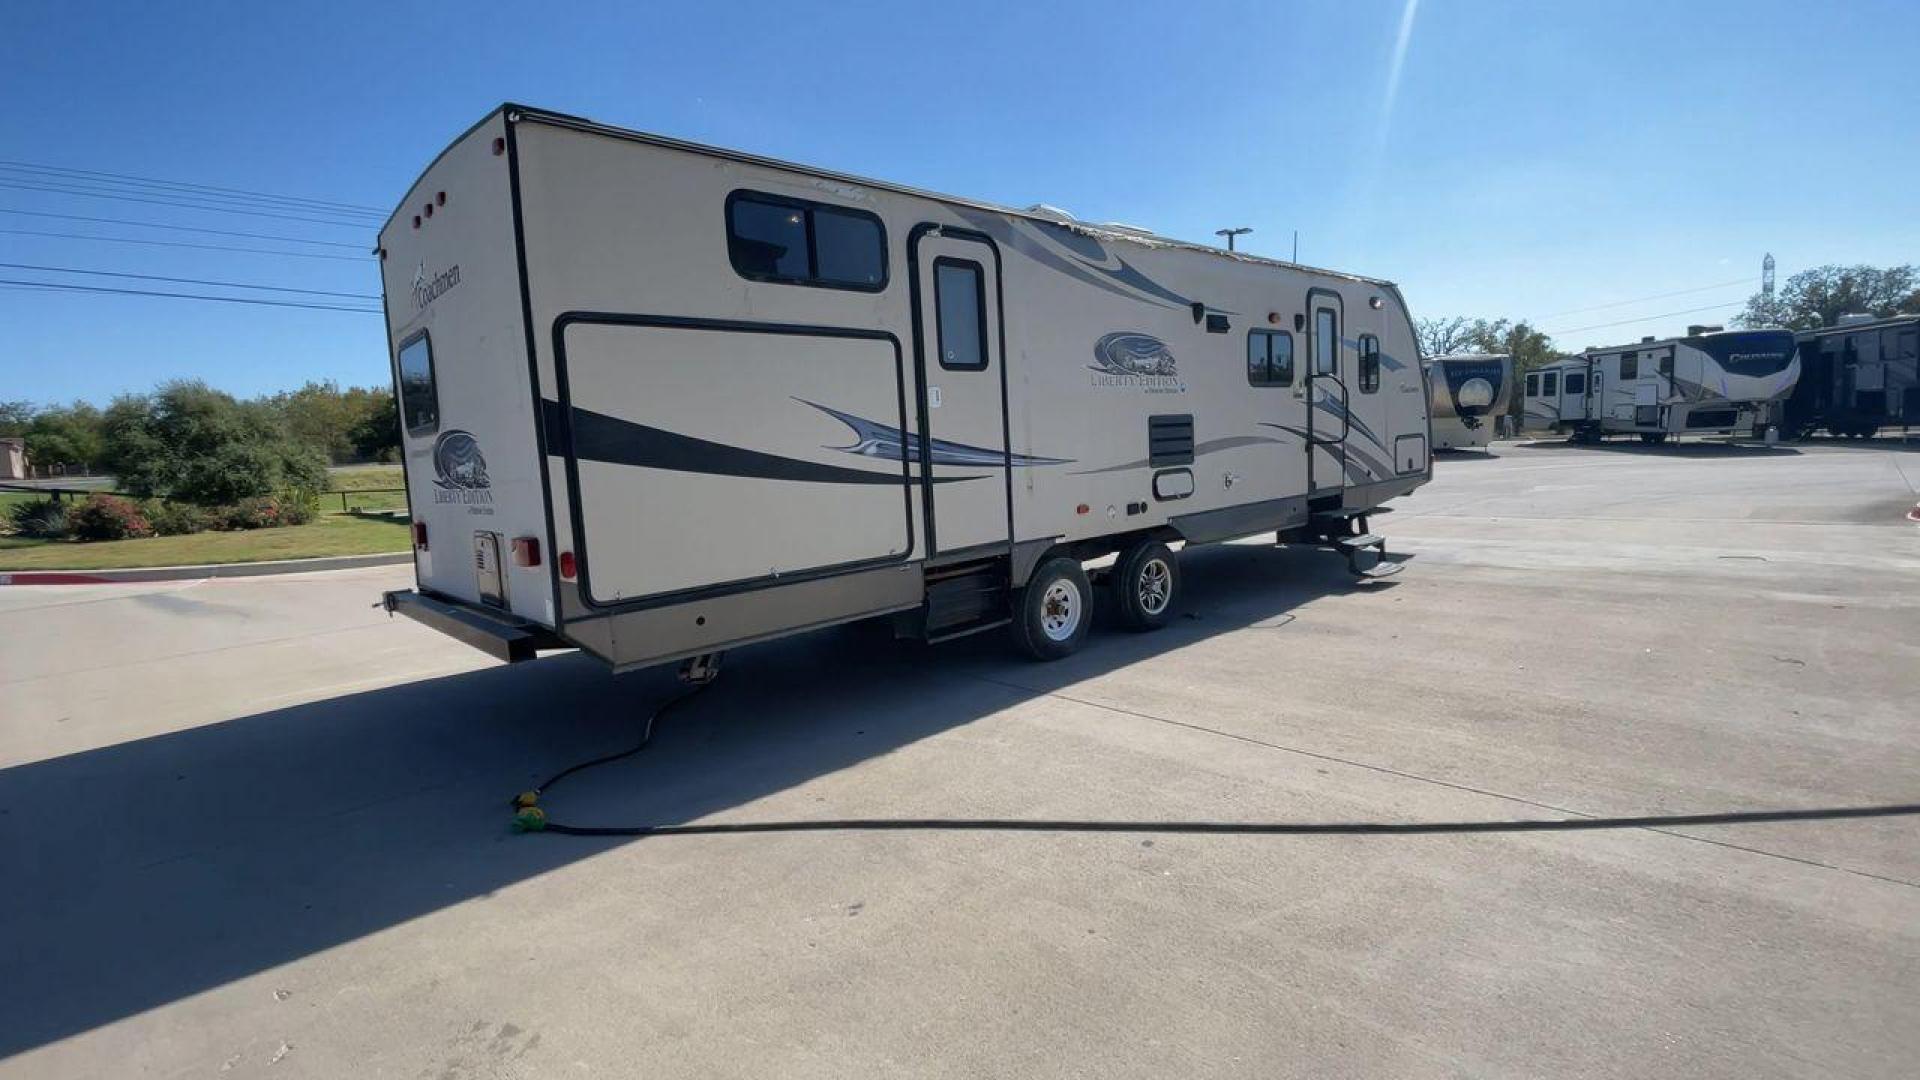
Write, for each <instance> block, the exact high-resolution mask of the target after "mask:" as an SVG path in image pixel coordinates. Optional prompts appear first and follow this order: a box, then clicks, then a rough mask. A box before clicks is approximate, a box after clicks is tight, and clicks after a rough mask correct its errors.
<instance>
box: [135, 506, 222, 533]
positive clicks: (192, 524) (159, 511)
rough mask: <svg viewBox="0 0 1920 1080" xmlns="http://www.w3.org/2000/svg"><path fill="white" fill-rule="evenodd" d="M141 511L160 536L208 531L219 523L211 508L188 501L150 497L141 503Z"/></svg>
mask: <svg viewBox="0 0 1920 1080" xmlns="http://www.w3.org/2000/svg"><path fill="white" fill-rule="evenodd" d="M140 512H141V513H143V514H145V515H146V516H147V521H148V522H150V523H151V524H152V525H153V531H154V533H155V534H156V535H159V536H186V535H187V534H189V533H197V532H206V531H207V530H208V529H211V528H213V527H214V525H215V524H217V523H218V521H219V519H218V517H217V516H216V515H215V514H214V513H213V511H211V510H205V509H202V508H200V507H198V506H191V505H189V504H187V503H175V502H165V501H163V500H160V499H149V500H147V501H146V502H144V503H141V504H140Z"/></svg>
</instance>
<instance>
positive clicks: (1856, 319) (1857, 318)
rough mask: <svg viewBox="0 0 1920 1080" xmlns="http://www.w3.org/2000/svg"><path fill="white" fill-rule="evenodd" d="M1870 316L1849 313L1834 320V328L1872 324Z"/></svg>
mask: <svg viewBox="0 0 1920 1080" xmlns="http://www.w3.org/2000/svg"><path fill="white" fill-rule="evenodd" d="M1874 321H1875V319H1874V317H1873V316H1872V315H1870V314H1868V313H1867V312H1864V311H1851V312H1848V313H1847V314H1845V315H1842V316H1840V317H1839V318H1838V319H1836V320H1834V323H1833V325H1835V326H1852V325H1853V324H1854V323H1863V322H1874Z"/></svg>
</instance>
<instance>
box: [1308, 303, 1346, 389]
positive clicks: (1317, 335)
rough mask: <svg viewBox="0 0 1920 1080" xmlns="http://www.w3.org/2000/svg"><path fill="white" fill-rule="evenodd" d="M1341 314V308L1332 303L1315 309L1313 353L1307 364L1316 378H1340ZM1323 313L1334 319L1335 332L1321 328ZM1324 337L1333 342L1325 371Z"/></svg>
mask: <svg viewBox="0 0 1920 1080" xmlns="http://www.w3.org/2000/svg"><path fill="white" fill-rule="evenodd" d="M1340 314H1341V312H1340V309H1339V308H1336V307H1334V306H1333V305H1332V304H1322V305H1320V306H1318V307H1316V308H1314V309H1313V350H1312V351H1313V355H1312V356H1310V357H1308V358H1307V364H1308V365H1309V366H1310V367H1311V368H1312V371H1311V373H1310V374H1311V375H1312V376H1313V377H1314V378H1316V379H1319V378H1326V377H1328V376H1332V377H1333V378H1335V379H1338V378H1340ZM1322 315H1325V316H1328V317H1329V318H1331V319H1332V320H1333V332H1332V333H1331V334H1326V333H1323V332H1322V331H1321V329H1320V316H1322ZM1323 337H1324V338H1326V340H1328V341H1329V342H1331V343H1332V345H1331V351H1329V352H1328V353H1327V369H1326V370H1325V371H1322V370H1320V342H1321V338H1323Z"/></svg>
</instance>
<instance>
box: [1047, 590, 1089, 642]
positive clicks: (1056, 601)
mask: <svg viewBox="0 0 1920 1080" xmlns="http://www.w3.org/2000/svg"><path fill="white" fill-rule="evenodd" d="M1082 607H1083V605H1082V603H1081V600H1080V588H1079V586H1077V585H1075V584H1074V583H1073V582H1071V581H1068V580H1067V579H1065V578H1061V579H1060V580H1058V581H1056V582H1054V583H1053V584H1051V585H1048V586H1047V591H1046V592H1045V593H1043V594H1042V595H1041V597H1040V631H1041V633H1044V634H1046V635H1047V640H1049V641H1065V640H1067V639H1068V638H1070V637H1072V636H1073V634H1074V631H1076V630H1078V629H1079V628H1080V613H1081V610H1082Z"/></svg>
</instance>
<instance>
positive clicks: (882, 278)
mask: <svg viewBox="0 0 1920 1080" xmlns="http://www.w3.org/2000/svg"><path fill="white" fill-rule="evenodd" d="M727 257H728V259H729V260H731V261H732V263H733V269H734V272H735V273H737V274H739V275H740V276H741V277H744V278H750V279H752V280H754V281H778V282H783V283H786V284H789V285H815V286H822V287H825V288H830V289H859V290H861V291H864V292H878V291H879V290H881V289H883V288H885V287H886V283H887V245H886V232H885V230H884V229H883V228H881V225H880V219H879V218H877V217H875V216H873V215H872V214H869V213H867V212H866V211H864V210H852V209H848V208H846V207H841V206H828V205H827V204H825V203H816V202H808V201H806V200H804V199H789V198H786V197H784V196H780V195H765V194H761V193H759V192H750V191H736V192H734V193H733V194H732V195H729V196H728V197H727Z"/></svg>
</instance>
